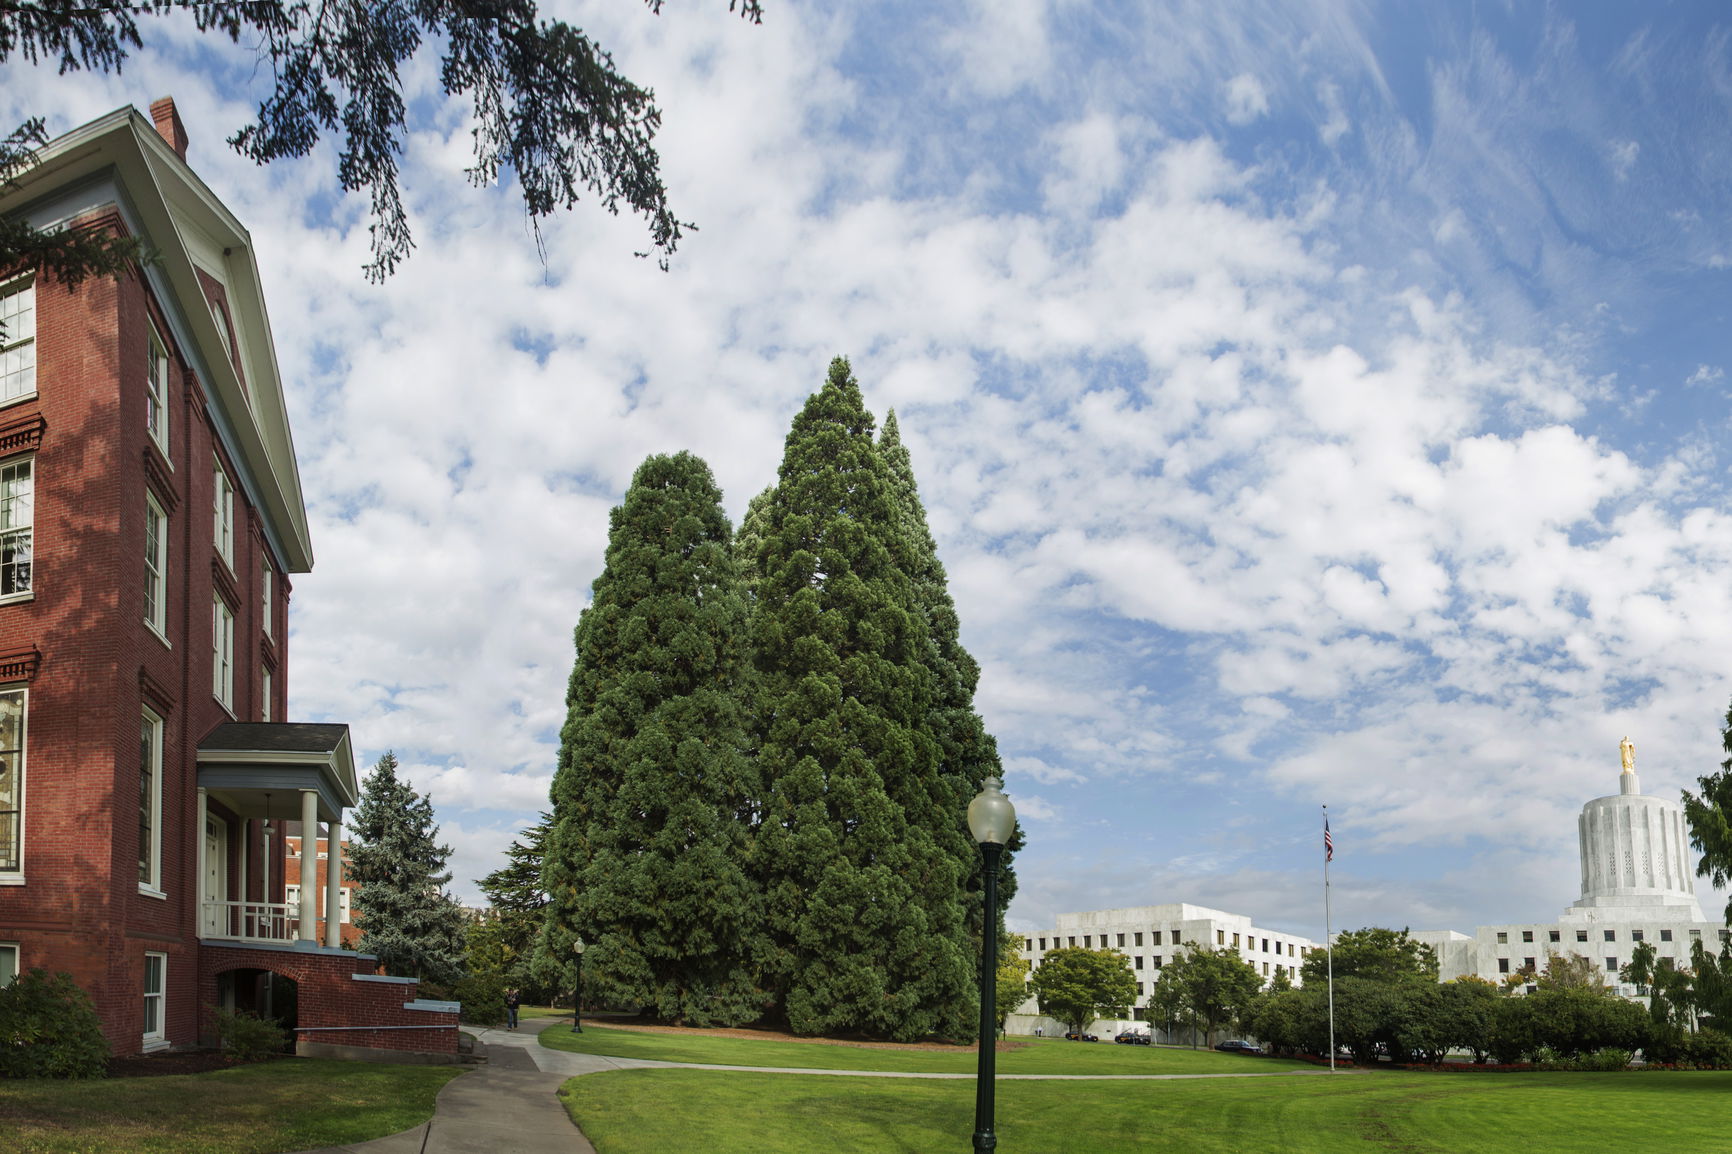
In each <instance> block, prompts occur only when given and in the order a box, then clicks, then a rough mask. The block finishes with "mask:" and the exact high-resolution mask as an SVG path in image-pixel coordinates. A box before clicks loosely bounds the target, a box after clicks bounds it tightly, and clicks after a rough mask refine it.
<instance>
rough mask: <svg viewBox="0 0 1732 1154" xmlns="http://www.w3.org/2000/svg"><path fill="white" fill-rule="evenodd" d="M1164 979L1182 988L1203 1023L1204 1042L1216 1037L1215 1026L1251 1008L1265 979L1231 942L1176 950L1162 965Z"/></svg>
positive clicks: (1187, 1004)
mask: <svg viewBox="0 0 1732 1154" xmlns="http://www.w3.org/2000/svg"><path fill="white" fill-rule="evenodd" d="M1161 982H1168V983H1171V984H1172V985H1173V986H1175V987H1177V988H1178V990H1179V991H1180V992H1181V993H1180V997H1181V999H1182V1004H1183V1005H1184V1007H1185V1009H1186V1010H1187V1011H1188V1012H1189V1013H1190V1014H1191V1015H1193V1016H1194V1017H1195V1018H1196V1019H1198V1020H1200V1021H1201V1022H1202V1024H1203V1038H1204V1042H1205V1043H1213V1042H1214V1040H1215V1027H1216V1026H1218V1025H1224V1024H1226V1023H1228V1022H1231V1021H1233V1020H1234V1019H1235V1018H1237V1017H1238V1015H1239V1014H1240V1013H1241V1012H1243V1011H1245V1010H1248V1009H1250V1008H1251V1004H1252V1000H1253V999H1254V998H1255V997H1256V995H1257V992H1258V991H1259V990H1261V989H1262V988H1263V979H1262V978H1261V977H1259V976H1258V974H1257V970H1256V968H1255V967H1254V966H1252V965H1251V963H1250V962H1247V961H1246V960H1245V959H1244V958H1242V957H1240V956H1239V951H1238V950H1235V949H1233V948H1232V947H1231V946H1219V947H1216V946H1193V947H1191V948H1190V949H1187V950H1185V951H1184V952H1183V953H1179V954H1175V955H1174V956H1173V957H1171V958H1169V959H1168V960H1167V964H1166V965H1165V966H1163V967H1162V968H1161V976H1160V979H1159V981H1157V982H1156V985H1159V984H1160V983H1161Z"/></svg>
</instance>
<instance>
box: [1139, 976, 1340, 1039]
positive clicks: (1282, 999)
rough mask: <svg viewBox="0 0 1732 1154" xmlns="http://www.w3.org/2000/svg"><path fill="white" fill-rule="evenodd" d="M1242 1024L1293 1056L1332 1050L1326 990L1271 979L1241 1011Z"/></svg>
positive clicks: (1248, 1032)
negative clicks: (1276, 983)
mask: <svg viewBox="0 0 1732 1154" xmlns="http://www.w3.org/2000/svg"><path fill="white" fill-rule="evenodd" d="M1158 993H1159V986H1158V984H1157V994H1158ZM1239 1024H1240V1026H1242V1027H1243V1028H1244V1030H1245V1032H1246V1033H1247V1034H1249V1035H1250V1036H1251V1037H1253V1038H1256V1039H1257V1040H1258V1041H1260V1042H1262V1043H1263V1045H1264V1046H1266V1047H1267V1048H1268V1049H1269V1052H1270V1053H1273V1054H1280V1055H1283V1056H1287V1057H1291V1056H1292V1055H1295V1054H1307V1053H1308V1054H1323V1053H1327V1052H1328V1050H1329V1006H1328V997H1327V994H1326V993H1325V992H1324V991H1323V990H1319V989H1302V988H1299V987H1296V986H1294V985H1292V984H1291V983H1288V984H1287V985H1285V986H1279V987H1278V986H1276V985H1274V984H1273V983H1271V985H1270V987H1269V988H1268V989H1267V990H1264V991H1263V992H1262V993H1260V994H1258V995H1257V996H1256V997H1255V998H1253V999H1252V1000H1251V1004H1250V1006H1249V1007H1248V1008H1247V1009H1246V1010H1244V1011H1243V1012H1241V1014H1240V1015H1239Z"/></svg>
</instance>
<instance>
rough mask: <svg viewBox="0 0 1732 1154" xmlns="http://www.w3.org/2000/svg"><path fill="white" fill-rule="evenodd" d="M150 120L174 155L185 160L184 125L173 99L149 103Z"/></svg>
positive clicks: (170, 97) (165, 98) (166, 97)
mask: <svg viewBox="0 0 1732 1154" xmlns="http://www.w3.org/2000/svg"><path fill="white" fill-rule="evenodd" d="M150 118H151V120H153V121H155V122H156V130H157V132H158V133H160V134H161V135H162V138H163V139H164V140H166V141H168V146H169V147H170V148H172V149H174V154H175V155H176V156H178V157H180V158H181V159H182V160H185V159H186V125H184V124H182V123H181V122H180V113H179V112H176V111H175V108H174V97H172V96H164V97H163V98H162V99H161V100H153V101H151V102H150Z"/></svg>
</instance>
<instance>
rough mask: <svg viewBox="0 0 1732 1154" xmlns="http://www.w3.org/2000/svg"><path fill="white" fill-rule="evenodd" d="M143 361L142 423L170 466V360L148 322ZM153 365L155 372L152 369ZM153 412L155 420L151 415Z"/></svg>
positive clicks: (153, 328) (162, 343)
mask: <svg viewBox="0 0 1732 1154" xmlns="http://www.w3.org/2000/svg"><path fill="white" fill-rule="evenodd" d="M152 354H154V355H152ZM144 364H145V374H144V376H145V382H144V388H145V427H146V428H147V429H148V430H149V432H150V439H151V440H153V441H155V442H156V447H157V448H159V449H161V450H162V455H163V459H164V460H166V461H168V466H169V468H171V469H172V468H174V457H173V456H172V455H171V454H170V453H169V451H168V440H169V431H168V398H169V387H168V386H169V376H170V372H171V368H170V365H171V362H170V360H169V357H168V344H167V343H166V342H165V341H164V340H163V339H162V338H161V337H160V336H158V335H157V332H156V326H155V325H152V326H150V345H149V353H147V354H146V357H145V362H144ZM153 367H154V368H155V369H156V372H151V369H152V368H153ZM153 413H154V414H155V416H156V419H155V420H151V419H150V418H151V415H152V414H153Z"/></svg>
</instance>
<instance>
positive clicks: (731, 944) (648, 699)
mask: <svg viewBox="0 0 1732 1154" xmlns="http://www.w3.org/2000/svg"><path fill="white" fill-rule="evenodd" d="M731 538H732V529H731V526H730V525H729V524H728V519H727V516H726V514H725V513H724V512H723V511H722V507H721V493H720V492H719V491H718V490H717V489H716V485H715V482H714V480H713V479H712V478H711V476H710V470H709V467H708V466H707V465H705V464H704V463H703V461H701V460H699V459H698V458H697V457H694V456H692V455H691V454H689V453H679V454H677V455H674V456H671V457H670V456H655V457H651V458H649V459H648V460H647V461H645V462H644V463H643V465H641V466H640V467H639V468H638V471H637V474H636V476H634V477H633V479H632V484H631V488H630V489H629V490H627V492H626V495H625V500H624V502H623V503H622V504H621V505H620V506H619V507H618V508H616V509H615V510H614V511H613V515H612V520H611V529H610V533H609V537H608V549H607V567H606V569H605V570H604V571H603V573H602V575H601V577H600V578H598V579H597V580H596V582H595V596H594V601H593V603H592V604H591V606H590V607H589V608H588V609H587V610H585V611H584V613H583V616H582V618H581V619H580V620H579V622H578V626H577V634H576V640H577V663H576V665H575V667H574V668H573V670H572V675H571V685H570V689H569V692H568V693H567V698H566V700H567V705H568V717H567V721H566V724H565V728H564V730H563V732H562V734H561V746H560V758H559V768H558V772H557V773H556V775H555V778H554V784H553V802H554V831H553V837H552V841H551V847H550V853H549V855H548V860H547V866H546V871H545V876H546V880H547V883H548V890H549V892H550V894H551V897H552V900H553V905H552V906H551V907H550V918H549V932H548V935H547V937H548V940H549V941H550V942H555V944H554V945H553V947H552V948H553V949H555V950H557V949H562V948H569V942H570V940H571V938H572V937H574V936H582V937H583V938H584V939H585V941H586V943H587V944H588V950H587V952H586V953H585V954H584V959H583V963H584V964H583V969H584V984H585V988H586V993H585V1000H586V1001H587V1000H591V999H594V1000H596V1001H599V1002H605V1003H609V1004H614V1005H623V1006H634V1007H641V1008H642V1009H644V1010H646V1011H648V1012H650V1013H653V1014H654V1015H656V1016H657V1017H660V1018H663V1019H665V1020H668V1021H678V1022H687V1023H692V1024H696V1025H706V1024H712V1023H722V1024H736V1023H740V1022H746V1021H752V1020H755V1019H757V1018H758V1017H759V1016H760V1015H761V1014H762V1013H763V1011H764V1009H765V1006H766V1004H767V999H766V997H765V995H764V994H763V992H762V991H761V990H760V988H759V987H758V985H757V982H756V975H755V968H754V965H753V961H754V959H755V958H756V957H757V956H758V955H759V954H760V953H761V950H760V949H759V947H758V944H757V942H758V937H759V935H760V933H761V930H762V915H761V913H760V907H761V902H760V901H759V898H758V891H757V889H756V887H755V886H754V884H753V882H752V880H751V878H750V876H749V873H748V865H749V861H750V855H751V850H752V833H753V824H754V822H755V815H756V809H757V806H758V804H759V791H758V789H757V787H756V785H755V782H754V780H753V778H752V774H751V771H752V762H751V760H750V758H748V757H747V755H746V754H747V750H746V735H747V731H746V726H745V721H744V714H743V703H742V701H741V699H740V693H741V679H742V676H743V675H744V672H745V661H746V650H745V644H746V603H745V600H744V598H743V596H742V595H741V592H740V588H739V578H738V573H737V571H736V568H735V564H734V558H733V545H732V539H731Z"/></svg>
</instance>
